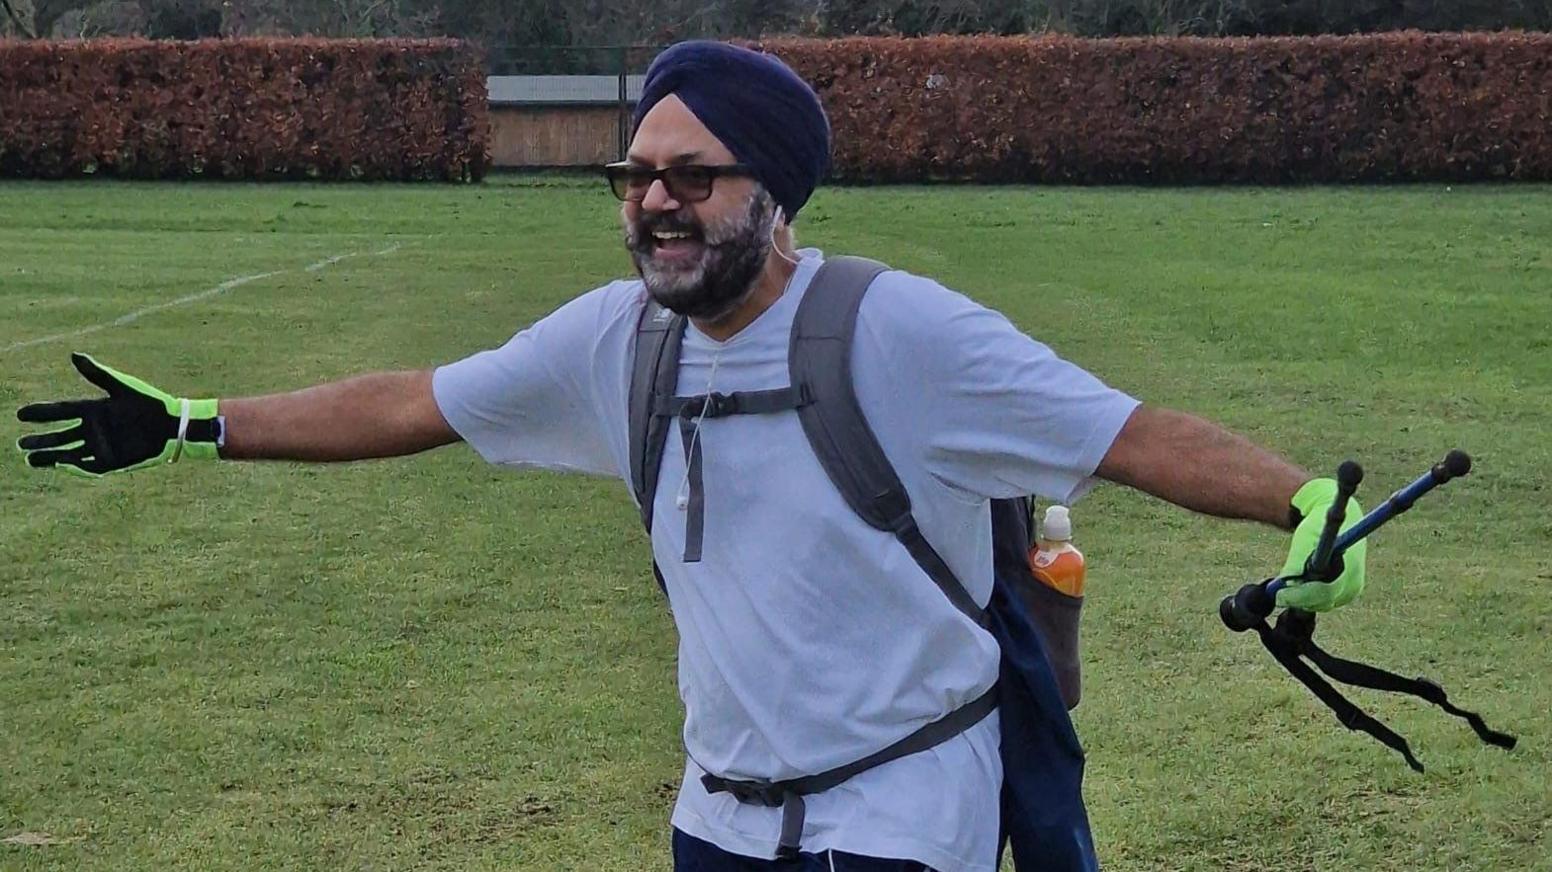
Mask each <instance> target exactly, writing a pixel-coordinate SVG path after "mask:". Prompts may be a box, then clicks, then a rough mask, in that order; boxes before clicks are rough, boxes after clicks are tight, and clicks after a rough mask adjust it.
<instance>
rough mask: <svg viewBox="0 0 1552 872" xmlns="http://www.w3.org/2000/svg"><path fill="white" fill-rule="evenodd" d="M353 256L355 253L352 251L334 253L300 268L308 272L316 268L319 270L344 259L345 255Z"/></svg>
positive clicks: (315, 270) (314, 270)
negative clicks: (348, 252)
mask: <svg viewBox="0 0 1552 872" xmlns="http://www.w3.org/2000/svg"><path fill="white" fill-rule="evenodd" d="M355 256H356V255H355V253H354V252H352V253H350V254H336V255H334V256H333V257H326V258H324V259H323V260H320V261H318V262H317V263H312V264H308V265H307V266H304V267H302V269H305V270H307V271H308V272H317V271H318V270H321V269H323V268H324V267H326V266H333V265H334V264H337V263H339V262H340V261H342V260H344V259H345V258H347V257H355Z"/></svg>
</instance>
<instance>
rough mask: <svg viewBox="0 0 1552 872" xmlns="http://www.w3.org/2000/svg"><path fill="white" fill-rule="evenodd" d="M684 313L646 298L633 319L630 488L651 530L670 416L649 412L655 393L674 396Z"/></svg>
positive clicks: (655, 396) (652, 406) (662, 395)
mask: <svg viewBox="0 0 1552 872" xmlns="http://www.w3.org/2000/svg"><path fill="white" fill-rule="evenodd" d="M684 325H685V319H684V318H683V316H680V315H675V314H674V313H673V312H670V311H669V310H667V309H665V308H663V307H662V306H660V305H658V304H657V302H656V301H654V300H652V299H650V298H649V299H648V300H647V305H646V308H645V309H643V310H642V312H641V320H639V321H638V322H637V323H636V351H635V357H634V360H633V362H632V365H631V382H630V476H631V490H632V491H634V492H635V494H636V504H637V505H639V506H640V507H641V523H642V524H643V525H644V526H645V527H646V528H647V532H649V533H650V532H651V531H652V503H653V497H654V496H655V495H656V493H657V476H658V469H659V468H660V467H661V466H662V463H663V446H664V445H665V444H666V443H667V440H668V426H669V424H671V423H672V419H671V418H669V417H665V416H663V415H655V414H653V412H654V410H655V408H656V406H657V400H658V397H672V396H673V395H674V390H675V389H676V388H677V387H678V386H679V384H678V382H679V348H680V345H681V344H682V343H683V341H684Z"/></svg>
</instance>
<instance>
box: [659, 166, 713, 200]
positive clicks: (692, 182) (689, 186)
mask: <svg viewBox="0 0 1552 872" xmlns="http://www.w3.org/2000/svg"><path fill="white" fill-rule="evenodd" d="M663 175H664V181H666V182H667V183H668V190H669V191H670V192H672V193H673V195H674V199H675V200H679V201H681V202H685V203H699V202H700V201H702V200H704V199H706V198H707V197H710V196H711V173H710V172H708V171H707V169H706V168H705V167H697V166H684V167H671V168H669V169H668V170H667V171H666V172H665V173H664V174H663Z"/></svg>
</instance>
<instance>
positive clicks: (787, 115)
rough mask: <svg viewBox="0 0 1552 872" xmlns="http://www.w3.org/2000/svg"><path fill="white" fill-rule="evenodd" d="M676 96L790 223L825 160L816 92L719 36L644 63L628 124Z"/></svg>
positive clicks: (825, 136) (775, 63)
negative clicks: (643, 75) (644, 76)
mask: <svg viewBox="0 0 1552 872" xmlns="http://www.w3.org/2000/svg"><path fill="white" fill-rule="evenodd" d="M669 94H674V95H677V96H678V97H679V99H680V100H683V101H684V104H685V105H686V106H688V107H690V111H691V112H693V113H695V117H696V118H699V119H700V122H701V123H702V124H704V125H706V129H707V130H710V131H711V133H712V135H713V136H715V137H717V139H719V140H721V141H722V144H723V145H726V146H727V148H728V151H731V152H732V153H733V156H734V157H735V158H737V159H738V161H739V163H743V164H747V165H748V166H749V167H750V168H752V169H753V171H754V176H755V178H756V179H757V180H758V181H759V182H760V184H762V185H764V186H765V188H766V190H768V191H770V192H771V197H772V198H773V199H774V200H775V201H776V202H777V204H779V205H780V206H781V208H782V211H783V212H785V213H786V217H787V220H788V221H789V222H790V221H792V219H793V218H795V217H797V214H798V210H799V209H801V208H803V204H804V203H807V202H808V197H809V195H810V194H812V193H813V192H814V188H816V187H818V186H819V180H820V179H821V178H823V177H824V174H825V170H827V169H828V168H829V166H830V121H829V119H828V118H826V117H825V113H824V107H823V106H821V105H820V104H819V96H818V95H817V94H815V93H814V89H813V88H810V87H809V86H808V83H807V82H804V81H803V80H802V79H801V78H799V77H798V74H797V73H794V72H793V71H792V69H791V68H790V67H788V66H787V65H786V64H784V63H782V62H781V61H779V60H777V59H776V58H775V57H774V56H772V55H768V54H761V53H760V52H755V51H750V50H749V49H746V48H739V47H737V46H733V45H728V44H726V43H721V42H709V41H699V40H697V41H692V42H681V43H679V44H678V45H675V46H672V47H671V48H669V49H668V50H666V51H664V52H663V53H662V54H660V55H658V56H657V59H656V60H654V61H653V62H652V66H651V67H649V68H648V69H647V81H646V84H645V85H644V86H643V87H642V92H641V100H640V101H639V102H637V104H636V115H635V119H634V123H633V124H632V129H635V128H636V127H639V126H640V125H641V119H642V118H643V117H644V116H645V115H646V114H647V112H649V111H650V110H651V109H652V107H653V106H656V105H657V104H658V101H659V100H662V99H663V98H664V97H667V96H668V95H669Z"/></svg>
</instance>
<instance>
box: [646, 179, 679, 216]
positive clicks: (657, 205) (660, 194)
mask: <svg viewBox="0 0 1552 872" xmlns="http://www.w3.org/2000/svg"><path fill="white" fill-rule="evenodd" d="M682 205H684V204H683V203H680V202H679V201H678V200H675V199H674V196H673V194H670V193H669V192H668V185H666V184H664V183H663V180H662V179H655V180H653V182H652V185H651V186H650V187H648V188H647V195H646V196H645V197H642V198H641V208H642V210H643V211H645V212H672V211H674V210H675V209H678V208H679V207H680V206H682Z"/></svg>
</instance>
